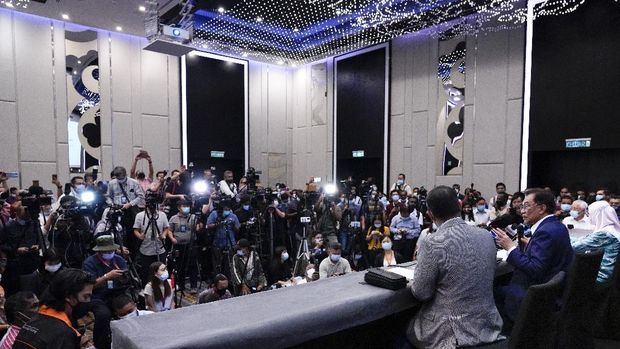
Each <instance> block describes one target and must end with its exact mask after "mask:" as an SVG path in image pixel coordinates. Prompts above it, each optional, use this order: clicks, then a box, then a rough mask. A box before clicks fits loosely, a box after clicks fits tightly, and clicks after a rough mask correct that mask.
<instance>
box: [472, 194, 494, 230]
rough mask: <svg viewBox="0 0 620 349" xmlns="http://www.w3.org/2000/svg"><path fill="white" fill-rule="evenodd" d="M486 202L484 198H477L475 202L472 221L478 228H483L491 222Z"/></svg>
mask: <svg viewBox="0 0 620 349" xmlns="http://www.w3.org/2000/svg"><path fill="white" fill-rule="evenodd" d="M486 203H487V202H486V200H484V198H478V200H477V201H476V208H475V210H474V220H475V221H476V225H477V226H479V227H485V226H487V225H488V224H489V222H490V221H491V216H490V215H489V210H487V205H486Z"/></svg>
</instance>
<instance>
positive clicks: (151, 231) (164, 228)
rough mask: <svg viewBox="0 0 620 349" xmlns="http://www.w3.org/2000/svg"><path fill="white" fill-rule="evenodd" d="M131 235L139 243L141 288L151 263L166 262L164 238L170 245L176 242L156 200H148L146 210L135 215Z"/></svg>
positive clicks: (146, 279)
mask: <svg viewBox="0 0 620 349" xmlns="http://www.w3.org/2000/svg"><path fill="white" fill-rule="evenodd" d="M133 234H134V236H135V237H136V239H138V241H141V243H140V248H139V252H140V255H139V260H140V279H141V280H142V286H144V285H146V282H147V281H148V279H149V273H150V272H149V266H150V265H151V263H153V262H157V261H160V262H164V261H165V260H166V248H165V247H164V241H165V240H166V238H169V239H170V240H171V241H172V243H176V242H177V241H176V239H175V237H174V236H173V235H172V232H171V231H170V225H169V223H168V219H167V218H166V215H165V214H164V213H163V212H161V211H159V210H158V209H157V202H156V199H149V202H148V204H147V205H146V210H144V211H142V212H140V213H138V214H137V215H136V219H135V220H134V224H133Z"/></svg>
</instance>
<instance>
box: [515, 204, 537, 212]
mask: <svg viewBox="0 0 620 349" xmlns="http://www.w3.org/2000/svg"><path fill="white" fill-rule="evenodd" d="M534 206H540V204H532V205H528V204H523V205H520V206H519V209H520V210H522V211H527V210H529V209H530V208H532V207H534Z"/></svg>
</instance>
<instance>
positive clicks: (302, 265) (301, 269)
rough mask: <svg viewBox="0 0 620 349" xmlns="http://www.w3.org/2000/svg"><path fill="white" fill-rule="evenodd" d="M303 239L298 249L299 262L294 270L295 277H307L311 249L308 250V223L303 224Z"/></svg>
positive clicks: (296, 262)
mask: <svg viewBox="0 0 620 349" xmlns="http://www.w3.org/2000/svg"><path fill="white" fill-rule="evenodd" d="M302 224H303V226H302V234H303V235H302V238H301V242H300V243H299V248H298V249H297V260H296V261H295V267H294V268H293V275H296V276H300V275H301V276H304V275H306V267H307V266H308V264H309V263H310V249H309V248H308V235H307V234H306V226H307V225H308V223H302Z"/></svg>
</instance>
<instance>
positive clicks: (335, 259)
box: [329, 254, 340, 263]
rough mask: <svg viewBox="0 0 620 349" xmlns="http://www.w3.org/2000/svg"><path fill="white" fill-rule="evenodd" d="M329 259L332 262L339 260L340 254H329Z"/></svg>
mask: <svg viewBox="0 0 620 349" xmlns="http://www.w3.org/2000/svg"><path fill="white" fill-rule="evenodd" d="M329 259H330V260H331V261H332V263H338V261H340V255H339V254H332V255H330V256H329Z"/></svg>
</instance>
